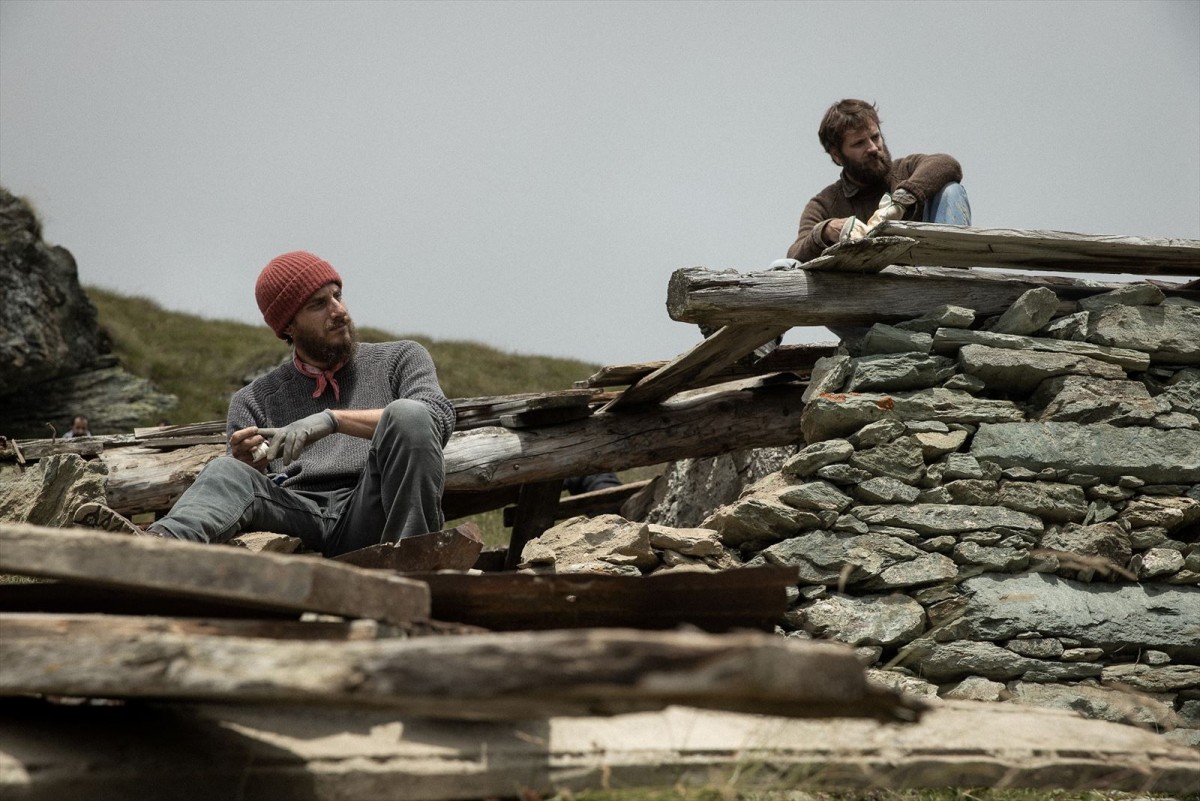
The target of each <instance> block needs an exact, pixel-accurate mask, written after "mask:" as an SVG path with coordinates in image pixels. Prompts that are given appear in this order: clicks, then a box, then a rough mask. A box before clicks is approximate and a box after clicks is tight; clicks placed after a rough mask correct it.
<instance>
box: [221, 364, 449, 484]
mask: <svg viewBox="0 0 1200 801" xmlns="http://www.w3.org/2000/svg"><path fill="white" fill-rule="evenodd" d="M336 378H337V382H338V385H339V387H340V390H341V398H340V399H339V400H336V401H335V400H334V397H333V388H332V387H327V388H326V389H325V392H323V393H322V394H321V397H319V398H314V397H312V394H313V390H315V389H316V386H317V385H316V381H315V380H314V379H312V378H309V377H308V376H306V375H303V374H302V373H300V371H299V370H297V369H296V367H295V365H293V364H292V362H291V361H290V360H289V361H288V362H286V363H285V364H281V365H280V366H279V367H276V368H275V369H274V370H272V371H271V372H269V373H267V374H266V375H264V376H261V377H260V378H257V379H255V380H254V381H253V382H252V383H250V384H249V385H247V386H245V387H243V388H242V389H240V390H238V391H237V392H236V393H235V394H234V396H233V398H232V399H231V400H230V402H229V415H228V417H227V418H226V423H225V432H226V435H229V434H232V433H233V432H234V431H238V430H240V429H243V428H248V427H250V426H258V427H259V428H278V427H280V426H285V425H287V424H288V423H291V422H293V421H295V420H299V419H300V418H301V417H307V416H308V415H310V414H315V413H317V412H320V411H324V410H325V409H382V408H383V407H384V406H387V405H388V404H389V403H391V402H392V401H394V400H397V399H399V398H411V399H412V400H416V401H420V402H421V403H424V404H425V405H426V406H427V407H429V412H430V414H431V415H432V416H433V419H434V421H435V422H436V423H437V424H438V425H439V426H440V427H441V430H442V444H443V445H445V444H446V442H447V441H448V440H449V439H450V433H451V432H452V431H453V430H454V407H453V406H452V405H451V404H450V401H448V400H447V399H446V396H445V395H444V394H443V393H442V388H441V386H439V385H438V380H437V370H436V369H435V367H434V365H433V359H432V358H430V356H429V352H428V351H427V350H425V348H423V347H422V346H421V345H419V344H417V343H416V342H412V341H409V340H401V341H398V342H363V343H361V344H360V345H359V346H358V351H357V353H356V354H355V356H354V358H353V359H352V360H351V361H350V363H349V364H347V365H346V366H345V367H343V368H342V369H341V370H339V371H338V372H337V376H336ZM370 445H371V443H370V441H369V440H366V439H362V438H361V437H351V436H347V435H345V434H333V435H331V436H328V437H325V438H324V439H321V440H318V441H317V442H315V443H313V444H312V445H310V446H308V447H307V448H305V449H304V451H303V452H302V453H301V454H300V458H299V459H297V460H296V461H295V462H293V463H291V464H289V465H284V464H282V463H281V462H280V461H279V460H276V461H274V462H272V463H271V465H270V469H271V471H272V472H277V473H283V474H285V475H286V476H287V478H286V479H285V480H284V481H283V485H284V486H285V487H289V488H291V489H296V490H312V491H328V490H333V489H342V488H346V487H353V486H354V485H355V484H357V483H358V478H359V475H361V473H362V471H363V468H364V467H366V464H367V452H368V450H369V448H370Z"/></svg>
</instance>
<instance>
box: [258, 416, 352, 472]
mask: <svg viewBox="0 0 1200 801" xmlns="http://www.w3.org/2000/svg"><path fill="white" fill-rule="evenodd" d="M337 430H338V422H337V418H336V417H334V416H333V412H332V411H330V410H329V409H326V410H325V411H323V412H317V413H316V414H310V415H309V416H308V417H302V418H300V419H299V420H297V421H296V422H294V423H289V424H288V425H287V426H284V427H283V428H260V429H259V430H258V433H260V434H262V435H263V436H264V437H266V438H267V439H269V440H270V441H271V445H270V447H269V448H267V454H266V456H267V458H268V459H275V458H276V457H278V458H280V459H283V461H284V463H285V464H287V463H290V462H294V461H295V460H296V457H297V456H299V455H300V451H302V450H304V448H305V447H306V446H308V445H311V444H313V443H314V442H316V441H317V440H319V439H322V438H324V437H327V436H329V435H330V434H332V433H334V432H335V431H337ZM255 455H256V456H257V455H258V454H257V453H256V454H255Z"/></svg>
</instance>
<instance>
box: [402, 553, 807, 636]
mask: <svg viewBox="0 0 1200 801" xmlns="http://www.w3.org/2000/svg"><path fill="white" fill-rule="evenodd" d="M411 577H412V578H415V579H419V580H421V581H424V582H426V583H428V584H429V590H430V594H431V596H432V601H431V603H432V610H433V611H432V616H433V617H434V618H436V619H437V620H444V621H450V622H458V623H466V624H469V625H472V626H481V627H483V628H486V629H490V630H493V631H519V630H536V629H559V628H591V627H599V626H605V627H613V626H617V627H629V628H639V629H671V628H676V627H677V626H681V625H690V626H695V627H697V628H700V629H703V630H704V631H713V632H719V631H731V630H734V629H752V628H753V629H762V630H766V631H771V630H773V629H774V626H775V624H777V623H778V622H779V621H780V620H781V619H782V618H783V615H784V613H785V612H786V611H787V588H788V587H789V586H792V585H794V584H795V583H796V568H788V567H744V568H738V569H736V570H722V571H715V572H711V573H710V572H702V571H667V572H664V573H656V574H654V575H650V576H607V575H597V574H579V573H560V574H546V575H530V574H524V573H491V574H487V573H485V574H483V575H456V574H452V573H441V574H436V575H430V574H418V575H413V576H411Z"/></svg>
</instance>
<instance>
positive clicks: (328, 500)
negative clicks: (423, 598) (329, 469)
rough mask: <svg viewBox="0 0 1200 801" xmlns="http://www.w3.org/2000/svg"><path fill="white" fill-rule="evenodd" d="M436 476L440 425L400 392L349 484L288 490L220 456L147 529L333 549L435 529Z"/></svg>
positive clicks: (441, 472)
mask: <svg viewBox="0 0 1200 801" xmlns="http://www.w3.org/2000/svg"><path fill="white" fill-rule="evenodd" d="M335 436H336V435H335ZM444 483H445V465H444V462H443V460H442V441H441V431H440V429H439V428H438V426H437V424H436V423H435V422H434V419H433V415H432V414H430V412H429V409H428V407H427V406H425V404H423V403H420V402H418V401H413V400H404V399H401V400H396V401H392V402H391V403H390V404H388V405H387V407H386V408H385V409H384V410H383V415H382V417H380V419H379V425H378V426H376V428H375V434H374V436H372V437H371V449H370V452H369V454H368V456H367V465H366V467H365V469H364V470H363V473H362V476H361V477H360V478H359V480H358V484H357V485H356V486H354V487H350V488H346V489H338V490H332V491H330V492H307V491H304V490H293V489H289V488H287V487H281V486H279V485H278V484H276V483H275V482H274V481H272V480H271V479H270V477H268V476H267V475H265V474H263V473H260V472H259V471H258V470H255V469H254V468H253V467H251V466H250V465H248V464H246V463H245V462H243V461H240V460H238V459H235V458H233V457H232V456H220V457H217V458H216V459H214V460H213V461H211V462H209V463H208V465H206V466H205V468H204V470H202V471H201V472H200V475H198V476H197V477H196V481H195V482H194V483H193V484H192V486H190V487H188V489H187V491H186V492H184V493H183V495H182V496H180V498H179V500H178V501H177V502H176V503H175V506H174V507H173V508H172V509H171V512H170V513H169V514H168V515H167V516H166V517H164V518H163V519H161V520H157V521H155V522H154V523H153V524H151V528H153V529H154V530H157V531H160V532H162V533H164V534H165V535H166V536H170V537H174V538H176V539H181V540H190V541H192V542H225V541H227V540H229V539H230V538H232V537H234V536H237V534H239V533H240V532H243V531H273V532H276V533H278V534H290V535H291V536H293V537H299V538H300V540H301V542H303V543H304V547H305V548H306V549H308V550H311V551H320V552H321V553H323V554H324V555H325V556H337V555H338V554H342V553H347V552H349V551H356V550H358V549H360V548H366V547H367V546H370V545H378V544H380V543H382V542H395V541H397V540H399V539H400V538H401V537H412V536H415V535H418V534H427V533H429V532H431V531H438V530H439V529H441V527H442V523H443V522H444V518H443V516H442V505H441V501H442V486H443V484H444Z"/></svg>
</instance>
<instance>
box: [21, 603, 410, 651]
mask: <svg viewBox="0 0 1200 801" xmlns="http://www.w3.org/2000/svg"><path fill="white" fill-rule="evenodd" d="M0 630H3V637H4V641H5V642H7V643H9V644H11V645H14V646H15V647H21V646H20V643H21V642H22V641H23V640H30V639H41V638H45V637H50V638H60V637H80V636H82V637H86V636H90V635H92V634H95V633H98V632H103V634H104V635H105V636H111V637H140V636H142V635H153V634H173V635H178V636H183V637H256V638H261V639H268V640H374V639H376V638H378V637H379V636H380V635H381V634H384V635H386V634H387V630H388V627H387V626H382V627H381V626H380V625H379V623H377V622H375V621H374V620H352V621H346V622H336V621H330V620H303V621H301V620H261V619H259V620H250V619H241V618H237V619H225V618H212V617H210V618H189V617H160V616H157V615H105V614H52V613H45V612H0Z"/></svg>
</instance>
